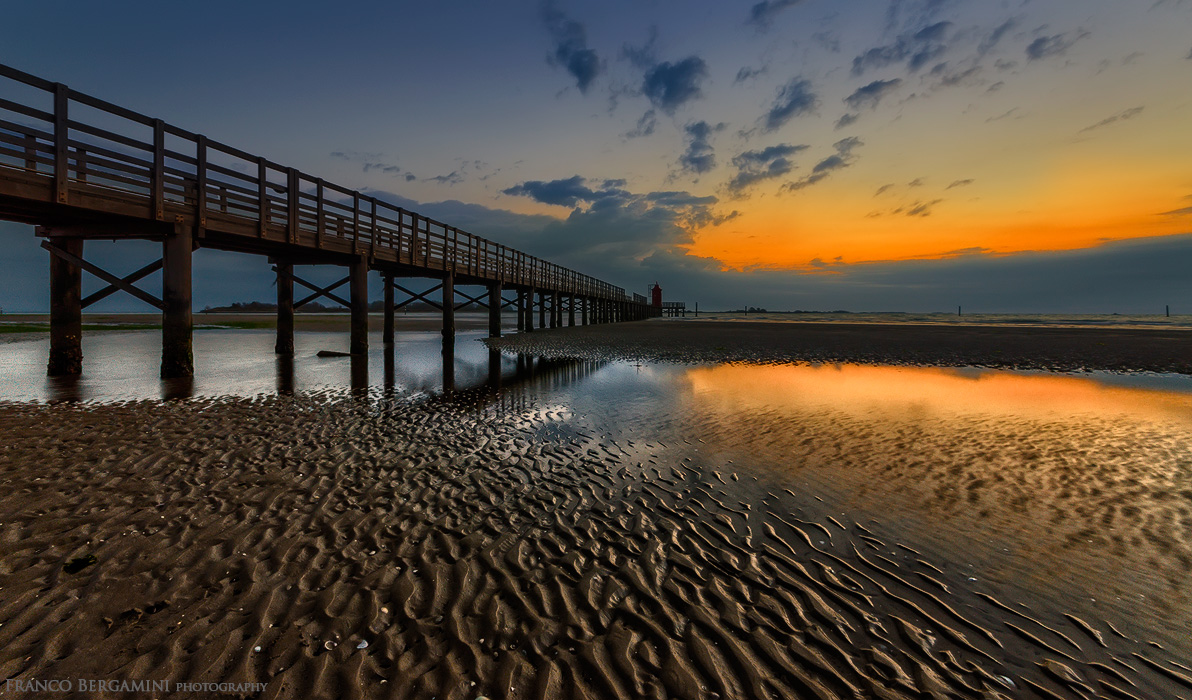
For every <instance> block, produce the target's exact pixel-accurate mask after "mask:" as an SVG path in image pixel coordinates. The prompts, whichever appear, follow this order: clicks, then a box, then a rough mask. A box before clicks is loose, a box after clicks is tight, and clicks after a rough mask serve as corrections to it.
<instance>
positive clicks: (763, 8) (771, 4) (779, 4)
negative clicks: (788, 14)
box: [746, 0, 803, 29]
mask: <svg viewBox="0 0 1192 700" xmlns="http://www.w3.org/2000/svg"><path fill="white" fill-rule="evenodd" d="M802 1H803V0H762V2H759V3H757V4H756V5H754V6H753V7H751V8H750V9H749V19H748V20H746V22H747V23H749V24H752V25H755V26H757V27H758V28H760V29H765V28H767V27H769V26H770V23H771V22H773V21H774V17H775V15H777V14H778V13H779V12H782V11H783V10H785V9H787V8H788V7H794V6H795V5H798V4H799V3H800V2H802Z"/></svg>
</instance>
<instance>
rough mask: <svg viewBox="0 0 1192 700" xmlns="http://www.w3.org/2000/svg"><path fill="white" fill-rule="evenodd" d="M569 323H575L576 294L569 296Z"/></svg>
mask: <svg viewBox="0 0 1192 700" xmlns="http://www.w3.org/2000/svg"><path fill="white" fill-rule="evenodd" d="M567 325H568V326H574V325H575V295H574V294H572V295H571V296H569V297H568V298H567Z"/></svg>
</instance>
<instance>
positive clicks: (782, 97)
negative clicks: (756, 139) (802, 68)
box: [764, 78, 819, 131]
mask: <svg viewBox="0 0 1192 700" xmlns="http://www.w3.org/2000/svg"><path fill="white" fill-rule="evenodd" d="M817 104H819V98H818V97H816V94H815V93H814V92H812V91H811V81H809V80H805V79H803V78H795V79H793V80H791V81H790V82H789V83H787V84H786V85H784V86H783V87H782V88H781V89H780V90H779V91H778V96H777V97H775V98H774V103H773V104H772V105H771V106H770V109H769V111H768V112H766V116H765V120H764V122H765V129H766V131H774V130H775V129H777V128H779V127H780V126H782V125H783V124H785V123H787V122H788V121H790V120H791V119H793V118H795V117H798V116H801V115H804V114H807V113H809V112H812V111H814V110H815V107H816V105H817Z"/></svg>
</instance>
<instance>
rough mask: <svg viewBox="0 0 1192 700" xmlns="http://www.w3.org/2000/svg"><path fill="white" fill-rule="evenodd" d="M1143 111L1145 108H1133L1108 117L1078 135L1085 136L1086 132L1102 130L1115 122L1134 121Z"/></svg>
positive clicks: (1085, 128)
mask: <svg viewBox="0 0 1192 700" xmlns="http://www.w3.org/2000/svg"><path fill="white" fill-rule="evenodd" d="M1143 109H1144V108H1143V107H1131V108H1130V109H1127V110H1124V111H1122V112H1118V113H1117V114H1115V115H1113V116H1112V117H1106V118H1104V119H1102V120H1101V121H1099V122H1097V123H1096V124H1093V125H1091V126H1086V127H1084V128H1083V129H1081V130H1080V131H1078V132H1076V133H1078V134H1083V133H1085V132H1086V131H1092V130H1093V129H1100V128H1101V127H1103V126H1108V125H1110V124H1113V123H1114V122H1124V121H1126V120H1127V119H1132V118H1134V117H1137V116H1138V115H1139V114H1141V113H1142V110H1143Z"/></svg>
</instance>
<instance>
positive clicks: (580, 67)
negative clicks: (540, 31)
mask: <svg viewBox="0 0 1192 700" xmlns="http://www.w3.org/2000/svg"><path fill="white" fill-rule="evenodd" d="M540 16H541V18H542V22H543V24H545V25H546V29H547V31H548V32H550V37H551V41H552V42H553V43H554V48H553V49H552V51H551V54H550V55H549V56H548V57H547V62H548V63H550V64H551V65H556V66H562V67H563V69H564V70H566V71H567V72H568V73H570V74H571V77H572V78H574V79H575V85H576V87H578V88H579V91H580V92H582V93H585V94H586V93H587V92H588V88H590V87H591V86H592V82H593V81H594V80H596V76H598V75H600V72H601V70H602V67H601V63H600V57H599V56H598V55H597V54H596V52H595V51H594V50H592V49H591V48H589V47H588V31H587V29H586V28H585V27H584V25H582V24H580V23H579V22H576V21H575V20H572V19H568V18H567V16H566V15H565V14H563V12H562V11H561V10H559V8H558V5H557V3H556V2H555V1H554V0H546V1H545V2H543V3H542V9H541V12H540Z"/></svg>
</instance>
